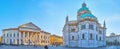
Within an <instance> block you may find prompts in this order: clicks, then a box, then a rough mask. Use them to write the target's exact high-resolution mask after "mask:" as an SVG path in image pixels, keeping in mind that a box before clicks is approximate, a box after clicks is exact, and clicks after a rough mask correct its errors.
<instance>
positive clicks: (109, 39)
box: [106, 33, 120, 46]
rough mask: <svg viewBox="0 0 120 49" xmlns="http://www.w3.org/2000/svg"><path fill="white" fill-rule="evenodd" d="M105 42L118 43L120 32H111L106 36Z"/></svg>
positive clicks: (119, 43)
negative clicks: (117, 33) (116, 33)
mask: <svg viewBox="0 0 120 49" xmlns="http://www.w3.org/2000/svg"><path fill="white" fill-rule="evenodd" d="M106 44H107V45H108V46H109V45H120V34H119V35H115V33H111V34H110V35H109V36H107V37H106Z"/></svg>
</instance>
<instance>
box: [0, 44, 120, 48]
mask: <svg viewBox="0 0 120 49" xmlns="http://www.w3.org/2000/svg"><path fill="white" fill-rule="evenodd" d="M0 49H44V47H43V46H37V47H35V46H5V45H1V46H0ZM49 49H120V46H107V47H97V48H69V47H62V46H57V47H56V46H49Z"/></svg>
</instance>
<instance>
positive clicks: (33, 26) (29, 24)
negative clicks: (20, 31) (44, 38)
mask: <svg viewBox="0 0 120 49" xmlns="http://www.w3.org/2000/svg"><path fill="white" fill-rule="evenodd" d="M19 28H32V29H39V30H41V29H40V28H39V27H38V26H36V25H35V24H33V23H32V22H29V23H26V24H22V25H20V26H19Z"/></svg>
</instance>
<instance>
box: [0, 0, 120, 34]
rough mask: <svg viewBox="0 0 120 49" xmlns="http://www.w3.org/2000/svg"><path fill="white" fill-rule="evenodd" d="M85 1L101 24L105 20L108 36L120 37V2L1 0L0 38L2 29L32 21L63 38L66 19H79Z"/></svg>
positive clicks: (98, 0) (112, 0) (108, 0)
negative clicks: (80, 9) (112, 34)
mask: <svg viewBox="0 0 120 49" xmlns="http://www.w3.org/2000/svg"><path fill="white" fill-rule="evenodd" d="M83 2H86V4H87V7H89V9H90V10H91V12H92V13H93V15H95V16H96V17H97V18H98V20H99V22H100V23H101V24H103V21H104V20H105V21H106V26H107V35H108V34H109V33H112V32H114V33H116V34H120V0H0V35H2V29H5V28H16V27H18V26H19V25H21V24H24V23H27V22H33V23H34V24H36V25H37V26H39V27H40V28H41V29H42V30H45V31H47V32H50V33H51V34H57V35H60V36H62V29H63V26H64V24H65V17H66V16H67V15H68V16H69V19H70V20H76V16H77V10H78V9H79V8H81V4H82V3H83Z"/></svg>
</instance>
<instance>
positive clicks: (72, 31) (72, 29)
mask: <svg viewBox="0 0 120 49" xmlns="http://www.w3.org/2000/svg"><path fill="white" fill-rule="evenodd" d="M63 40H64V46H69V47H99V46H106V24H105V21H104V23H103V25H101V24H100V23H99V22H98V19H97V17H96V16H94V15H93V14H92V13H91V11H90V10H89V8H88V7H87V6H86V4H85V3H83V4H82V7H81V8H80V9H79V10H78V11H77V20H72V21H69V19H68V16H67V17H66V23H65V25H64V27H63Z"/></svg>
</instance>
